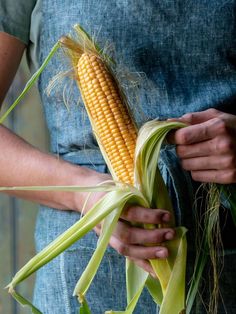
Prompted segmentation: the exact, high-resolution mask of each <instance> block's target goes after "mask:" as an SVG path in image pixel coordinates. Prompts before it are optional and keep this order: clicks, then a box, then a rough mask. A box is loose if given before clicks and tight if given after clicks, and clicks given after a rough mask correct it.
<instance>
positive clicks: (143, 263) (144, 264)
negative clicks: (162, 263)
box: [128, 257, 156, 278]
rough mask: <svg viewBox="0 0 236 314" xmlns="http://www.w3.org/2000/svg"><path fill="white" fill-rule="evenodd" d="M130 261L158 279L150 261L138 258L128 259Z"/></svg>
mask: <svg viewBox="0 0 236 314" xmlns="http://www.w3.org/2000/svg"><path fill="white" fill-rule="evenodd" d="M128 259H129V260H130V261H132V262H134V263H135V264H136V265H138V266H139V267H140V268H142V269H144V270H145V271H146V272H147V273H149V274H150V275H151V276H152V277H154V278H156V275H155V272H154V271H153V269H152V266H151V264H150V262H149V261H148V260H144V259H138V258H131V257H129V258H128Z"/></svg>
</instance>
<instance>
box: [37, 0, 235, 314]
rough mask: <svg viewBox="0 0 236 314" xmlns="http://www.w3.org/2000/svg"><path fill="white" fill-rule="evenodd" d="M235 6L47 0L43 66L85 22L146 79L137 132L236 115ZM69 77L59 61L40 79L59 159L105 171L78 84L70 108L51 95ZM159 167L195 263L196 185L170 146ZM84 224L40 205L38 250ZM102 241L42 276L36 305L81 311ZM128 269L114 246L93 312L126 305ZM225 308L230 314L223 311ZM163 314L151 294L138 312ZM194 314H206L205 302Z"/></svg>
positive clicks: (62, 312) (189, 0) (55, 311)
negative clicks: (161, 122)
mask: <svg viewBox="0 0 236 314" xmlns="http://www.w3.org/2000/svg"><path fill="white" fill-rule="evenodd" d="M235 9H236V4H235V1H222V0H200V1H195V0H174V1H170V0H164V1H163V0H138V1H129V0H109V1H108V0H99V1H97V0H80V1H77V0H50V1H46V0H42V26H41V29H40V46H39V56H40V63H42V61H43V60H44V59H45V57H46V55H47V54H48V52H49V51H50V49H51V47H52V46H53V45H54V44H55V42H56V41H57V40H58V39H59V38H60V37H61V36H62V35H63V34H67V33H69V32H70V31H71V29H72V27H73V25H74V24H76V23H80V24H81V25H82V26H83V27H84V28H85V29H86V30H87V31H88V32H89V33H91V34H94V35H95V37H96V38H97V40H98V42H99V44H100V46H101V47H103V46H104V45H106V43H107V42H109V43H111V44H112V45H114V47H115V49H114V51H115V59H116V60H117V62H118V64H121V66H122V67H124V68H128V70H129V71H130V72H136V73H142V74H143V77H144V78H143V82H142V81H141V83H140V84H139V85H140V86H139V96H138V102H139V106H140V107H141V111H142V114H140V113H139V111H140V110H134V108H132V109H133V110H132V111H133V115H134V117H135V120H136V122H137V124H138V125H142V124H143V123H144V122H145V121H147V120H149V119H154V118H159V119H165V118H168V117H178V116H181V115H183V114H184V113H186V112H192V111H201V110H205V109H207V108H210V107H215V108H218V109H220V110H222V111H225V112H232V113H234V114H236V108H235V103H234V100H235V95H236V71H235V66H236V36H235V35H236V34H235V22H236V19H235V13H236V10H235ZM60 70H61V71H66V70H68V64H67V63H66V62H64V61H63V58H61V57H60V56H58V58H54V59H53V60H52V61H50V63H49V65H48V66H47V69H46V70H45V71H44V72H43V74H42V76H41V78H40V80H39V90H40V93H41V98H42V102H43V105H44V111H45V116H46V120H47V125H48V129H49V131H50V136H51V152H52V153H53V154H55V155H57V156H59V157H60V158H63V159H65V160H67V161H69V162H71V163H74V164H77V165H82V166H86V167H91V168H93V169H95V170H97V171H100V172H106V171H107V167H106V165H105V162H104V160H103V158H102V156H101V154H100V152H99V149H98V146H97V143H96V140H95V138H94V136H93V134H92V131H91V127H90V123H89V121H88V118H87V115H86V113H85V110H84V108H83V105H82V104H81V101H80V97H79V92H78V89H77V87H76V84H73V85H72V86H71V85H70V79H68V80H67V79H65V81H64V83H65V84H67V86H68V88H67V90H68V91H69V92H68V97H69V98H70V101H69V110H68V109H67V108H66V106H65V104H64V101H63V93H62V90H60V88H58V89H56V88H55V89H54V90H53V91H52V92H51V94H50V96H48V95H47V93H46V92H45V89H46V87H47V84H48V83H49V81H50V79H51V78H52V77H53V76H54V75H55V74H57V73H58V71H60ZM160 169H161V171H162V174H163V177H164V179H165V181H166V183H167V185H168V187H169V191H170V193H171V195H172V199H173V203H174V207H175V214H176V220H177V223H178V224H183V225H185V226H186V227H187V228H188V229H189V232H188V237H189V243H190V244H189V252H190V253H189V260H190V262H189V263H188V264H191V263H192V259H193V252H194V248H193V241H192V242H191V239H193V238H194V236H193V234H194V221H193V216H194V215H193V212H192V208H193V200H194V190H195V186H194V185H195V184H194V183H193V182H192V181H191V178H190V176H189V174H188V173H187V172H185V171H183V169H182V168H181V166H180V163H179V161H178V159H177V157H176V154H175V150H174V148H173V147H171V146H170V147H168V146H167V147H165V149H163V150H162V152H161V160H160ZM183 187H184V189H183ZM79 217H80V216H79V213H75V212H72V211H60V210H55V209H53V208H46V207H43V206H41V208H40V211H39V215H38V219H37V225H36V234H35V239H36V248H37V251H39V250H41V249H43V248H44V247H45V246H46V245H47V244H48V243H49V242H51V241H52V240H53V239H54V238H55V237H56V236H58V235H59V234H61V233H62V232H63V231H64V230H66V229H67V228H69V227H70V226H71V225H72V224H74V223H75V222H76V221H77V220H78V219H79ZM96 241H97V236H96V235H95V233H94V232H90V233H89V234H87V235H86V236H85V237H84V238H83V239H81V240H80V241H78V242H76V243H75V244H74V245H72V246H71V247H70V248H69V249H68V250H67V251H65V252H64V253H62V254H61V255H60V256H58V257H57V258H56V259H55V260H53V261H52V262H50V263H49V264H48V265H46V266H45V267H43V268H42V269H41V270H39V271H38V274H37V278H36V286H35V293H34V299H35V300H34V301H35V304H36V305H37V306H38V307H39V309H40V310H41V311H42V312H43V313H44V314H74V313H77V309H78V304H77V300H76V298H75V297H72V293H73V288H74V286H75V284H76V281H77V280H78V279H79V277H80V275H81V274H82V272H83V270H84V269H85V267H86V265H87V263H88V261H89V259H90V257H91V255H92V253H93V252H94V250H95V248H96ZM226 253H227V254H228V255H227V256H226V257H225V270H224V272H223V275H222V277H221V278H222V280H221V281H222V287H221V293H222V294H223V298H224V302H225V306H226V307H227V313H236V304H235V303H236V301H235V300H234V296H235V295H236V288H235V279H236V275H235V274H236V254H235V250H233V249H231V250H227V252H226ZM229 261H230V263H229ZM233 261H234V262H233ZM124 265H125V264H124V258H123V257H122V256H120V255H118V254H117V253H116V251H115V250H113V249H112V248H108V250H107V252H106V254H105V257H104V259H103V262H102V264H101V267H100V268H99V271H98V273H97V276H96V278H95V280H94V283H93V284H92V285H91V287H90V289H89V291H88V294H87V297H88V301H89V303H90V305H91V308H92V313H94V314H101V313H103V312H104V311H105V310H108V309H111V308H112V309H115V310H123V309H124V308H125V276H124V273H125V271H124ZM157 311H158V310H157ZM220 311H221V312H219V313H224V308H223V306H222V308H221V310H220ZM155 312H156V306H155V304H154V302H153V301H152V299H151V297H150V296H149V294H148V293H147V291H145V292H144V293H143V295H142V297H141V299H140V302H139V304H138V306H137V309H136V311H135V313H136V314H143V313H148V314H149V313H150V314H152V313H155ZM193 313H205V310H204V308H203V307H201V305H200V303H199V302H196V306H195V307H194V309H193Z"/></svg>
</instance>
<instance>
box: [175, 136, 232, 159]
mask: <svg viewBox="0 0 236 314" xmlns="http://www.w3.org/2000/svg"><path fill="white" fill-rule="evenodd" d="M235 151H236V143H235V140H234V139H233V138H230V137H226V136H217V137H215V138H213V139H211V140H208V141H204V142H201V143H196V144H190V145H177V146H176V153H177V155H178V156H179V157H180V158H192V157H203V156H210V155H220V154H230V153H231V154H232V153H233V154H234V152H235Z"/></svg>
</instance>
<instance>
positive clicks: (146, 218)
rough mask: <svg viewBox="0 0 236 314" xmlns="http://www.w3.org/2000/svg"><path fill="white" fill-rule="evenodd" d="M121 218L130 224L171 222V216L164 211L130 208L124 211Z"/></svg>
mask: <svg viewBox="0 0 236 314" xmlns="http://www.w3.org/2000/svg"><path fill="white" fill-rule="evenodd" d="M121 218H122V219H124V220H126V221H130V222H140V223H151V224H155V225H156V224H161V223H166V222H169V221H170V220H171V214H170V213H169V212H168V211H166V210H162V209H150V208H144V207H140V206H130V207H127V208H125V209H124V210H123V212H122V214H121Z"/></svg>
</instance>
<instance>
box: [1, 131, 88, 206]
mask: <svg viewBox="0 0 236 314" xmlns="http://www.w3.org/2000/svg"><path fill="white" fill-rule="evenodd" d="M91 175H92V171H90V170H89V169H86V168H82V167H79V166H75V165H72V164H70V163H68V162H65V161H63V160H59V159H58V158H57V157H54V156H52V155H49V154H46V153H43V152H41V151H39V150H38V149H36V148H34V147H33V146H31V145H30V144H28V143H26V142H25V141H24V140H23V139H21V138H20V137H18V136H17V135H15V134H13V133H12V132H11V131H10V130H8V129H7V128H5V127H3V126H0V186H48V185H89V184H90V183H89V178H90V177H91ZM10 194H11V195H14V196H18V197H21V198H24V199H28V200H31V201H34V202H38V203H41V204H44V205H47V206H51V207H55V208H58V209H71V210H79V209H80V208H81V207H82V205H83V200H84V197H83V196H84V194H82V193H73V192H52V191H51V192H48V191H47V192H45V191H41V192H40V191H34V192H31V191H27V192H26V191H14V192H11V193H10Z"/></svg>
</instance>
